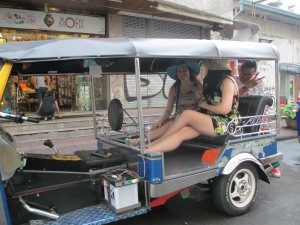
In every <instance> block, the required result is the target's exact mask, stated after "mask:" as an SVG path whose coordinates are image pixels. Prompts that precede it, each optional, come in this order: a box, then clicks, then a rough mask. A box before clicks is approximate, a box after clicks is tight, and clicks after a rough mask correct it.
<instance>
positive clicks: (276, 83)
mask: <svg viewBox="0 0 300 225" xmlns="http://www.w3.org/2000/svg"><path fill="white" fill-rule="evenodd" d="M279 75H280V73H279V63H278V61H275V92H276V128H277V134H279V133H280V120H281V116H280V93H279V92H280V77H279Z"/></svg>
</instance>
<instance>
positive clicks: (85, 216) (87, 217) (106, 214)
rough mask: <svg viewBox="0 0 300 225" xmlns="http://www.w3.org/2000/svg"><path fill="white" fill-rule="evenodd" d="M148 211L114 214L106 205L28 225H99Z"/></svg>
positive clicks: (143, 208) (141, 208) (138, 210)
mask: <svg viewBox="0 0 300 225" xmlns="http://www.w3.org/2000/svg"><path fill="white" fill-rule="evenodd" d="M147 212H148V210H147V209H146V208H145V207H140V208H138V209H134V210H130V211H128V212H123V213H115V212H114V211H113V210H112V209H111V208H110V207H109V206H108V204H106V203H101V204H99V205H95V206H91V207H87V208H83V209H79V210H76V211H74V212H70V213H67V214H64V215H61V216H60V217H59V219H58V220H50V219H48V220H34V221H30V224H32V225H33V224H34V225H39V224H44V225H65V224H68V225H77V224H89V225H100V224H107V223H111V222H115V221H118V220H123V219H127V218H130V217H135V216H138V215H142V214H145V213H147Z"/></svg>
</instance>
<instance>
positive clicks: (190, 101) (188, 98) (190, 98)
mask: <svg viewBox="0 0 300 225" xmlns="http://www.w3.org/2000/svg"><path fill="white" fill-rule="evenodd" d="M198 88H199V85H198V83H197V82H194V88H193V90H191V91H189V92H188V93H184V94H183V93H180V92H179V96H178V94H177V91H178V88H176V90H175V95H176V98H175V101H177V96H178V97H179V99H178V105H177V112H176V113H175V114H176V115H180V114H181V113H182V112H183V111H184V110H186V109H191V110H197V109H198V100H199V98H200V95H199V91H198Z"/></svg>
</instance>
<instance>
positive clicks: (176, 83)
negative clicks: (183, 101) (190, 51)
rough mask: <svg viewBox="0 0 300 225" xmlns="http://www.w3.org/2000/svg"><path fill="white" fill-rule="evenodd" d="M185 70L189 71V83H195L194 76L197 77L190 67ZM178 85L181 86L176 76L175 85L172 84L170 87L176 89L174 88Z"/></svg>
mask: <svg viewBox="0 0 300 225" xmlns="http://www.w3.org/2000/svg"><path fill="white" fill-rule="evenodd" d="M187 68H188V69H189V73H190V81H192V82H195V81H196V76H197V74H195V73H194V72H193V71H192V70H191V68H190V67H187ZM180 84H181V80H180V79H179V78H178V76H177V78H176V81H175V83H174V84H173V85H172V86H174V87H176V86H180Z"/></svg>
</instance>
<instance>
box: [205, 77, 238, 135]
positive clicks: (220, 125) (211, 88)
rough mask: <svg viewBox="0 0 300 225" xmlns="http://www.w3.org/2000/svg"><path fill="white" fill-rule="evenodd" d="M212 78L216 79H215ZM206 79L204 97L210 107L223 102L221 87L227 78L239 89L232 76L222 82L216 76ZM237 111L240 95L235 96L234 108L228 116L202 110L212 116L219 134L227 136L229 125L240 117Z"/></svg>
mask: <svg viewBox="0 0 300 225" xmlns="http://www.w3.org/2000/svg"><path fill="white" fill-rule="evenodd" d="M222 76H223V75H222ZM212 77H214V79H213V78H212ZM205 78H207V79H205ZM205 78H204V81H203V87H204V91H203V96H204V98H205V100H206V103H207V104H209V105H219V104H220V103H221V102H222V90H221V88H220V87H221V84H222V82H223V80H224V79H225V78H229V79H230V80H232V82H233V83H234V85H235V86H236V88H237V85H236V83H235V80H234V78H233V77H231V76H230V75H228V76H226V77H223V78H221V80H220V79H218V78H217V77H216V76H214V75H210V78H208V76H206V77H205ZM217 81H218V82H217ZM216 82H217V83H216ZM237 109H238V95H234V96H233V101H232V107H231V110H230V112H229V113H228V114H217V113H214V112H211V111H208V110H203V109H202V110H201V112H202V113H205V114H207V115H210V116H211V118H212V122H213V126H214V128H215V132H216V133H217V134H219V135H225V134H227V125H228V123H229V122H230V121H231V120H232V119H235V118H237V117H239V112H238V110H237Z"/></svg>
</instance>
